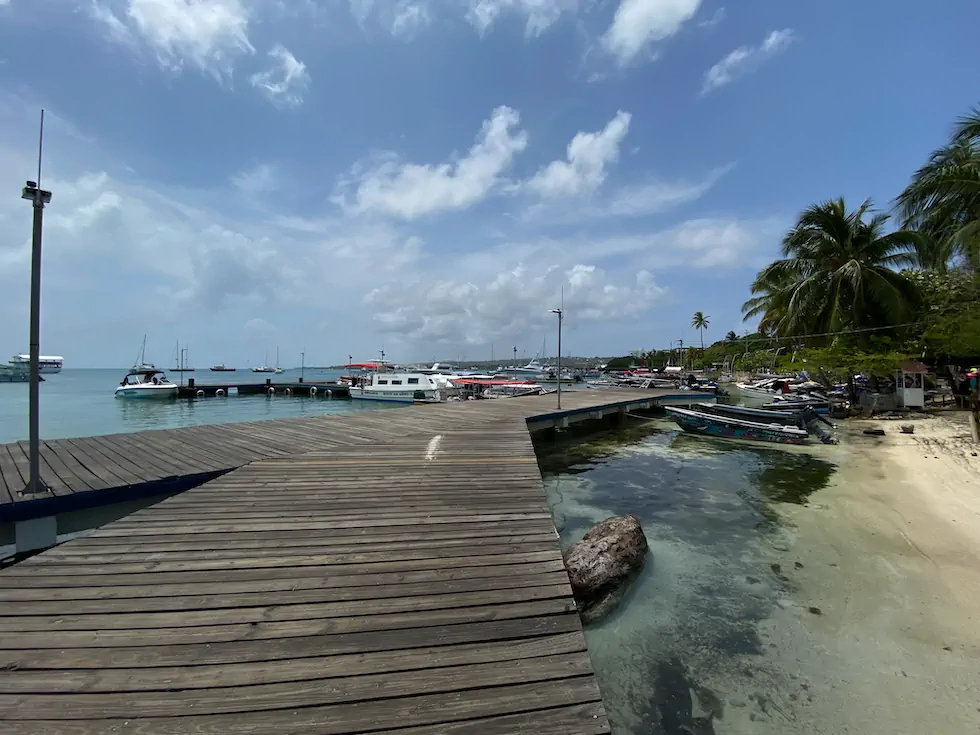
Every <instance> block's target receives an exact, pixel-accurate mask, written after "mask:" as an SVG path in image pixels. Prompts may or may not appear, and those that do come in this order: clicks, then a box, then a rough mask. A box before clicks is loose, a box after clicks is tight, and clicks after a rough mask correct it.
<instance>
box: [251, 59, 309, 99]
mask: <svg viewBox="0 0 980 735" xmlns="http://www.w3.org/2000/svg"><path fill="white" fill-rule="evenodd" d="M269 56H270V57H271V58H272V60H273V66H272V68H271V69H267V70H266V71H262V72H257V73H255V74H253V75H252V76H251V77H249V81H250V82H251V84H252V86H253V87H255V88H256V89H258V90H259V91H260V92H262V93H263V94H264V95H265V96H266V97H268V98H269V101H270V102H272V104H274V105H276V106H277V107H298V106H299V105H301V104H303V95H304V94H305V93H306V90H307V89H308V88H309V86H310V73H309V71H307V69H306V64H304V63H303V62H302V61H300V60H299V59H297V58H296V57H295V56H293V55H292V53H290V51H289V49H287V48H286V47H284V46H281V45H278V46H275V47H273V49H272V50H271V51H269Z"/></svg>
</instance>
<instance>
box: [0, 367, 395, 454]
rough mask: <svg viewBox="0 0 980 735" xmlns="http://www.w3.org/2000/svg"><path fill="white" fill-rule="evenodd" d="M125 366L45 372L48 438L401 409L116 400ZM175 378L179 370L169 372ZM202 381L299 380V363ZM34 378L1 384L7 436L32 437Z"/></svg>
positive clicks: (0, 409)
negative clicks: (30, 396)
mask: <svg viewBox="0 0 980 735" xmlns="http://www.w3.org/2000/svg"><path fill="white" fill-rule="evenodd" d="M125 374H126V370H125V369H120V370H105V369H99V370H84V369H76V370H72V369H66V370H63V371H62V372H61V373H59V374H57V375H45V376H44V378H45V380H44V382H43V383H41V401H40V405H41V417H40V422H41V437H42V438H44V439H61V438H65V437H75V436H92V435H95V434H115V433H118V432H133V431H144V430H146V429H173V428H177V427H181V426H198V425H201V424H224V423H235V422H240V421H258V420H261V419H283V418H296V417H299V416H323V415H327V414H336V413H351V412H353V411H377V410H384V409H390V408H398V407H399V405H398V404H395V403H379V402H373V401H352V400H350V399H349V398H326V397H318V398H309V397H308V396H305V397H299V396H283V395H279V396H275V397H269V396H266V395H259V396H235V395H232V396H227V397H224V398H213V397H212V398H201V399H177V400H168V401H145V400H144V401H140V400H125V399H117V398H115V396H114V391H115V389H116V386H118V385H119V381H120V380H121V379H122V377H123V375H125ZM339 375H340V373H338V372H330V371H314V370H310V369H307V370H305V371H303V377H304V380H305V381H307V382H313V381H334V380H336V379H337V378H338V377H339ZM170 377H172V378H173V379H174V381H175V382H177V381H178V376H177V375H172V376H170ZM188 377H193V378H194V379H195V380H196V382H197V383H198V384H202V385H203V384H206V383H236V382H237V383H259V382H264V380H265V378H267V377H268V378H272V380H273V382H280V381H293V382H294V381H296V380H298V378H299V377H300V370H286V371H285V372H284V373H283V374H281V375H276V376H271V375H264V374H258V375H255V374H252V373H251V372H248V371H241V370H240V371H238V372H236V373H212V372H210V371H208V370H203V371H199V372H195V373H192V374H189V376H188ZM27 410H28V385H27V384H26V383H0V443H4V442H11V441H18V440H20V439H26V438H27Z"/></svg>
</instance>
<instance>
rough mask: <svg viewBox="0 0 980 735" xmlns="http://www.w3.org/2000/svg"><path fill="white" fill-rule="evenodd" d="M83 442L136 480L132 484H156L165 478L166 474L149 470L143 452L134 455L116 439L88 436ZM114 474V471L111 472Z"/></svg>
mask: <svg viewBox="0 0 980 735" xmlns="http://www.w3.org/2000/svg"><path fill="white" fill-rule="evenodd" d="M85 441H87V442H89V445H90V447H91V449H92V450H94V451H95V452H99V453H100V454H101V455H102V456H103V457H105V458H106V459H107V460H108V461H110V462H111V463H112V464H113V465H114V466H115V467H117V468H119V469H121V470H122V471H124V472H126V473H128V474H129V475H131V476H132V477H135V478H137V480H136V481H135V482H133V484H135V485H139V484H140V483H143V482H156V481H157V480H162V479H163V478H164V477H166V476H167V475H166V474H163V473H161V472H160V471H158V470H156V469H153V468H151V467H150V466H149V465H148V464H147V463H146V461H145V455H146V454H147V453H146V452H145V451H144V452H143V453H141V454H136V455H134V453H133V452H132V451H131V449H130V448H129V447H126V446H124V445H122V444H121V443H120V440H119V439H118V438H117V437H113V438H111V439H110V438H108V437H102V436H90V437H88V438H87V439H85ZM113 471H114V472H115V471H116V470H113Z"/></svg>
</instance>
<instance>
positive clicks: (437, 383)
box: [350, 371, 459, 403]
mask: <svg viewBox="0 0 980 735" xmlns="http://www.w3.org/2000/svg"><path fill="white" fill-rule="evenodd" d="M458 393H459V389H458V388H456V386H454V385H453V382H452V380H451V379H450V378H449V377H448V376H446V375H441V374H427V373H421V372H415V373H397V372H381V371H379V372H374V373H372V374H371V375H370V379H367V380H364V381H363V382H361V383H360V384H352V385H351V387H350V397H351V398H354V399H357V400H362V401H388V402H392V403H442V402H444V401H446V400H448V399H449V398H451V397H455V396H456V395H457V394H458Z"/></svg>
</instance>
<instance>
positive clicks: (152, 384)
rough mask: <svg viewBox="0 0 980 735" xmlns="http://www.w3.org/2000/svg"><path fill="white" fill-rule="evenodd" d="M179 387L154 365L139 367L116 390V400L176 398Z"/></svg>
mask: <svg viewBox="0 0 980 735" xmlns="http://www.w3.org/2000/svg"><path fill="white" fill-rule="evenodd" d="M176 397H177V386H176V384H174V383H171V382H170V380H168V379H167V376H166V375H164V374H163V371H162V370H157V369H156V368H154V367H153V366H152V365H146V364H142V365H137V366H136V367H134V368H133V369H132V370H130V371H129V372H128V373H126V377H125V378H123V379H122V382H121V383H120V384H119V387H118V388H116V398H176Z"/></svg>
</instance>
